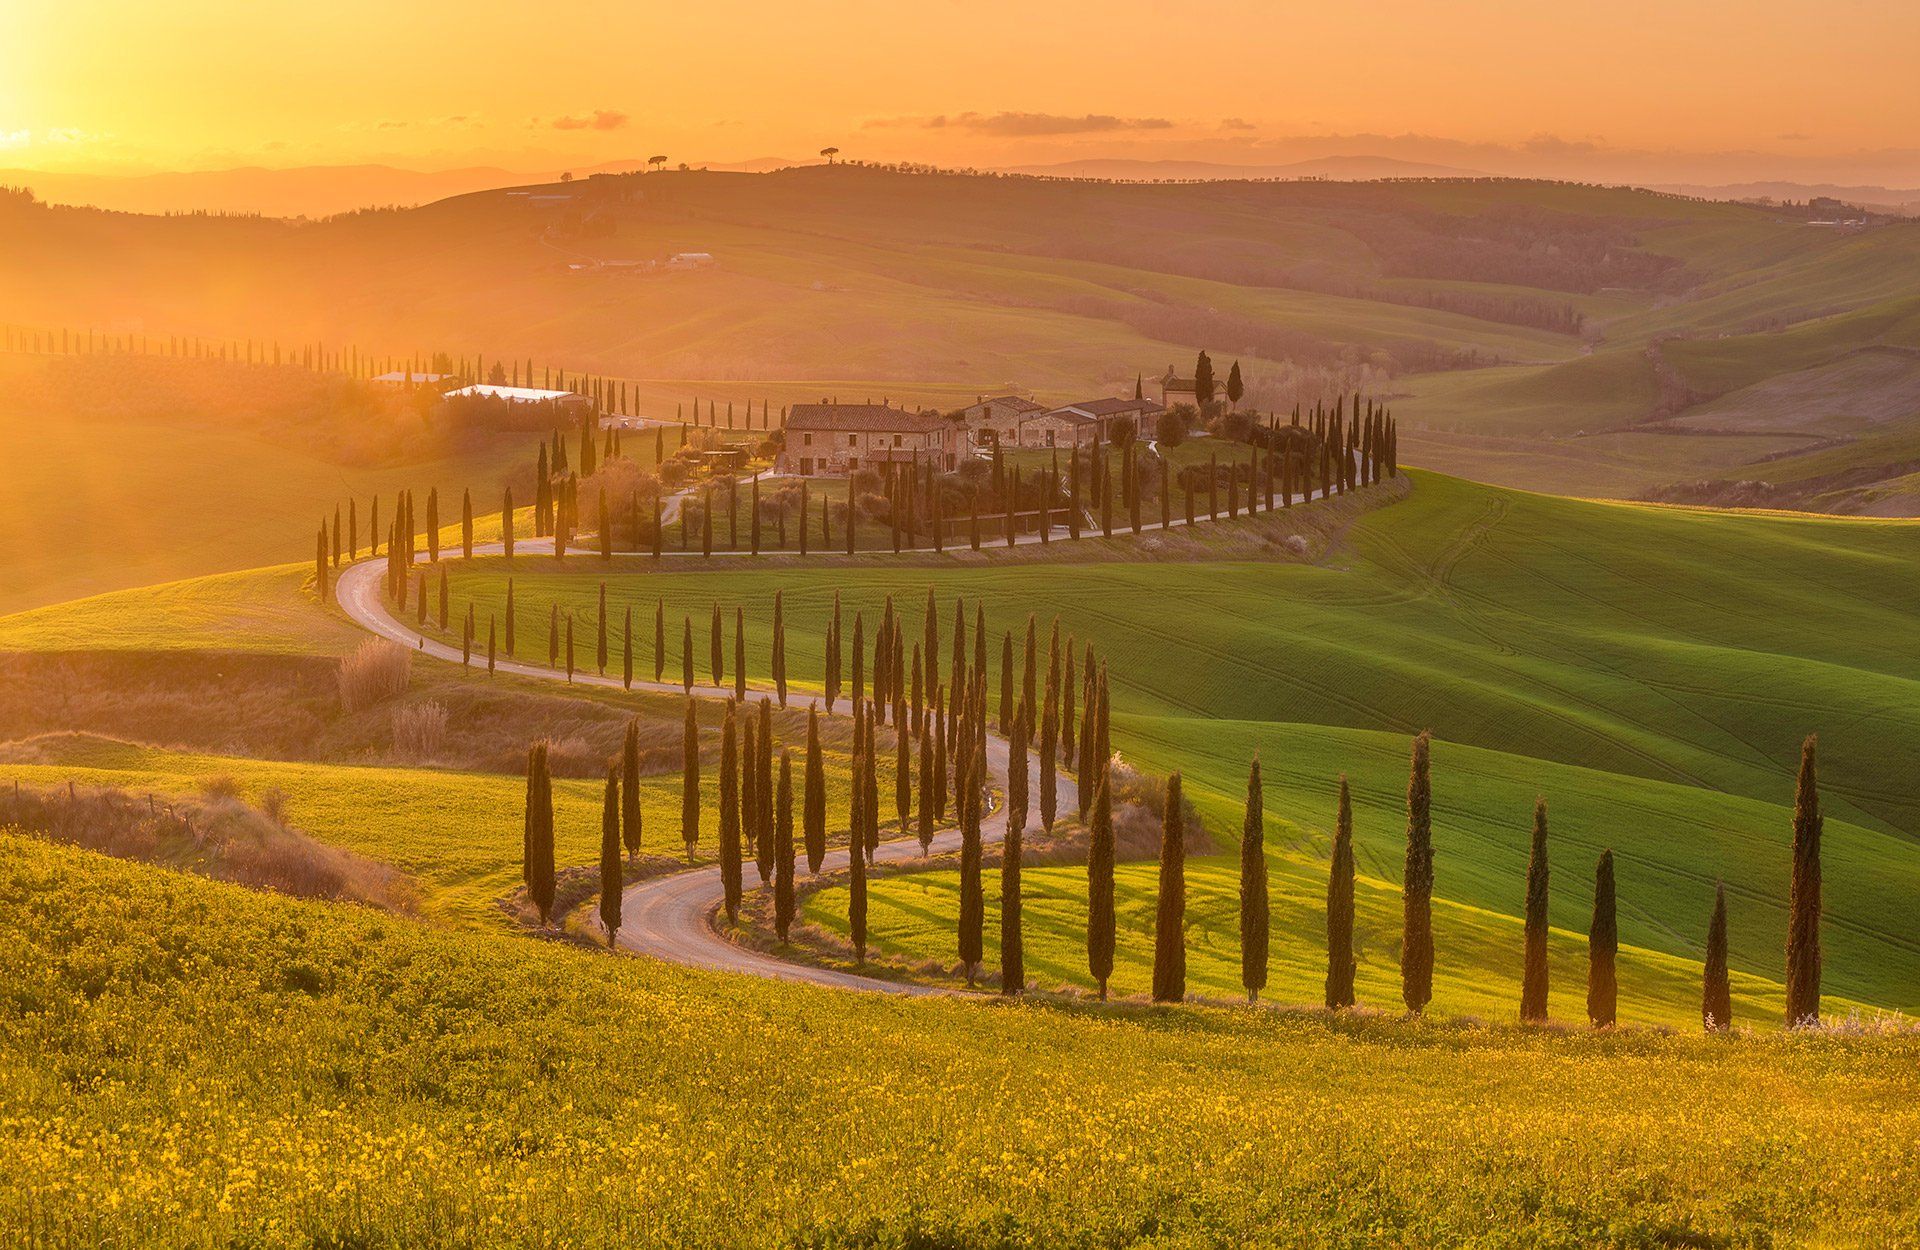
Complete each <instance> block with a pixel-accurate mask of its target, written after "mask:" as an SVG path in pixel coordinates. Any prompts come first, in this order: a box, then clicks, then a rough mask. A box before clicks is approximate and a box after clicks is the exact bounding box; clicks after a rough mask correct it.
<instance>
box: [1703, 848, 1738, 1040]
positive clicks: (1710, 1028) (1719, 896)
mask: <svg viewBox="0 0 1920 1250" xmlns="http://www.w3.org/2000/svg"><path fill="white" fill-rule="evenodd" d="M1700 1022H1701V1023H1702V1024H1703V1025H1704V1026H1706V1030H1707V1032H1709V1033H1725V1032H1727V1031H1728V1030H1729V1029H1731V1028H1733V987H1732V986H1731V985H1730V984H1729V983H1728V980H1727V887H1726V884H1725V883H1724V882H1716V883H1715V884H1714V887H1713V919H1712V920H1710V921H1709V922H1708V923H1707V966H1706V974H1705V976H1704V977H1703V978H1702V981H1701V988H1700Z"/></svg>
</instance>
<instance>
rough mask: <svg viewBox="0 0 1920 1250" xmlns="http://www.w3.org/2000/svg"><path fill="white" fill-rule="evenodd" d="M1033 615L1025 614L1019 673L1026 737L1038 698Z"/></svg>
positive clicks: (1028, 734) (1022, 718) (1031, 733)
mask: <svg viewBox="0 0 1920 1250" xmlns="http://www.w3.org/2000/svg"><path fill="white" fill-rule="evenodd" d="M1034 629H1035V622H1034V614H1033V613H1031V612H1029V613H1027V652H1026V664H1025V667H1024V668H1022V669H1021V672H1020V719H1021V720H1023V721H1025V722H1027V736H1028V737H1032V736H1033V725H1034V720H1033V717H1034V706H1035V705H1034V699H1035V698H1037V697H1038V695H1037V692H1036V690H1035V686H1036V684H1037V682H1038V679H1039V672H1038V668H1039V663H1040V657H1039V654H1038V643H1037V639H1036V638H1035V637H1034Z"/></svg>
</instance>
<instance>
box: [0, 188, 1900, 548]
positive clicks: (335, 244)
mask: <svg viewBox="0 0 1920 1250" xmlns="http://www.w3.org/2000/svg"><path fill="white" fill-rule="evenodd" d="M1402 169H1403V171H1404V167H1402ZM572 172H573V173H574V175H575V177H574V178H573V180H572V181H570V182H566V183H559V182H549V183H545V184H539V185H535V186H526V187H519V188H511V189H509V188H491V189H488V190H484V191H477V192H472V193H468V194H465V195H460V196H456V197H453V198H450V199H445V200H441V201H438V202H435V203H432V204H429V205H425V206H422V207H418V208H412V209H402V210H397V211H390V212H378V213H364V214H355V215H353V216H350V217H345V218H341V219H337V220H333V221H327V222H309V223H305V224H301V223H296V222H288V221H277V220H271V219H251V218H238V219H236V218H201V217H188V218H159V217H151V216H138V215H129V214H113V213H102V212H97V211H93V210H86V209H74V208H57V207H56V208H48V207H45V206H43V205H35V204H31V203H28V202H26V201H23V200H20V199H19V198H17V197H14V198H11V199H9V198H5V197H0V308H5V309H6V310H7V314H6V318H7V321H9V322H10V323H12V324H14V325H20V326H34V327H41V328H54V327H67V328H87V327H91V328H94V329H96V330H102V331H111V332H115V333H120V334H126V333H135V334H143V335H147V336H160V337H165V336H170V335H180V334H185V335H190V336H198V337H205V338H216V337H228V338H235V339H253V340H256V341H260V342H270V341H273V340H278V341H280V342H282V343H287V344H311V343H315V342H325V343H329V344H333V345H336V346H338V345H343V344H355V345H358V346H359V347H361V348H362V349H363V350H364V351H365V352H368V353H370V354H373V355H375V356H387V355H405V354H410V353H412V352H414V351H419V350H441V351H446V352H448V353H450V354H453V355H456V356H470V355H471V354H473V353H475V352H478V353H480V354H482V355H484V356H486V357H487V358H488V359H489V360H493V359H500V358H507V359H513V360H518V361H522V362H525V361H527V360H528V359H529V358H531V359H532V360H533V361H535V362H536V363H538V364H540V365H542V366H545V365H552V366H558V367H563V368H565V369H567V370H568V371H569V372H575V371H591V372H595V373H600V374H604V375H607V376H611V377H613V378H616V379H622V380H625V381H627V382H628V383H629V390H630V392H631V393H633V394H635V395H637V396H638V400H639V403H640V405H641V407H640V410H641V411H643V412H652V413H657V414H662V415H666V416H672V415H674V414H675V413H676V412H678V411H681V410H682V409H683V408H684V407H685V404H686V402H687V401H688V400H690V399H692V398H694V397H696V396H697V397H701V398H704V399H708V400H712V399H715V398H718V399H720V400H722V401H729V400H730V401H733V402H736V403H738V402H744V401H749V400H751V401H754V402H756V403H765V402H772V403H773V404H775V405H776V406H778V405H780V404H786V403H792V402H801V401H808V400H817V399H819V398H820V397H822V396H842V397H845V396H858V397H860V398H872V399H876V400H878V399H892V400H895V401H905V402H912V403H921V404H929V405H935V404H937V405H938V406H940V407H943V408H950V407H955V406H958V403H964V402H969V401H970V400H971V399H972V398H973V397H974V396H975V395H977V394H981V393H985V392H987V391H1000V390H1004V389H1007V388H1008V387H1010V386H1012V387H1019V388H1024V389H1025V390H1028V391H1031V392H1033V393H1034V394H1036V395H1037V396H1039V397H1040V398H1042V399H1046V400H1055V401H1065V400H1071V399H1080V398H1087V397H1089V396H1094V395H1113V394H1120V393H1122V392H1125V393H1131V391H1132V388H1133V386H1134V383H1135V380H1136V378H1139V379H1144V381H1145V382H1146V385H1147V387H1148V389H1149V391H1151V390H1152V387H1153V381H1154V379H1155V378H1157V377H1158V376H1160V375H1161V374H1162V373H1164V372H1165V371H1166V370H1167V368H1168V367H1169V366H1175V367H1180V368H1185V367H1188V366H1190V365H1191V362H1192V361H1193V357H1194V353H1195V352H1196V351H1197V350H1199V349H1201V348H1205V349H1206V350H1208V351H1210V352H1212V353H1213V355H1214V357H1215V359H1216V360H1217V361H1220V362H1221V363H1222V364H1226V365H1230V364H1231V363H1233V362H1235V361H1238V362H1239V363H1240V365H1241V367H1242V371H1243V374H1244V376H1245V378H1246V382H1247V397H1248V402H1249V403H1250V404H1252V405H1254V406H1256V407H1258V408H1260V409H1262V410H1269V411H1280V412H1287V411H1290V410H1291V409H1292V407H1293V406H1294V405H1295V404H1304V405H1307V406H1309V407H1310V406H1311V405H1312V404H1313V403H1314V402H1316V401H1319V400H1325V399H1328V398H1330V397H1332V396H1333V395H1335V394H1339V393H1343V392H1344V393H1349V394H1350V393H1352V392H1355V391H1364V392H1366V393H1369V394H1371V395H1374V396H1377V397H1380V398H1382V399H1384V400H1386V402H1388V403H1390V404H1391V405H1392V406H1393V408H1394V411H1395V412H1396V414H1397V415H1399V416H1400V417H1401V419H1402V423H1403V432H1404V435H1405V442H1404V443H1403V445H1402V451H1403V456H1404V457H1405V458H1406V459H1407V460H1408V461H1409V462H1410V463H1419V464H1423V465H1425V466H1428V467H1433V468H1439V469H1444V470H1446V471H1449V472H1455V473H1459V474H1462V475H1465V476H1471V477H1478V478H1482V479H1485V480H1490V481H1496V482H1501V483H1505V484H1512V485H1520V486H1526V487H1530V488H1534V489H1542V490H1553V491H1558V492H1562V493H1575V494H1600V495H1609V496H1627V497H1634V496H1640V495H1644V494H1647V493H1649V492H1655V491H1660V490H1663V489H1666V488H1670V487H1673V486H1674V485H1675V484H1689V487H1688V488H1689V489H1690V490H1691V489H1693V487H1692V486H1691V484H1693V483H1697V482H1701V481H1705V482H1708V483H1720V482H1722V481H1724V480H1728V479H1729V478H1731V480H1733V481H1735V482H1740V481H1746V480H1748V479H1762V480H1766V481H1769V482H1773V483H1775V484H1776V485H1777V484H1778V483H1779V481H1780V480H1781V478H1782V477H1783V476H1784V470H1785V469H1786V468H1787V467H1788V466H1785V465H1784V464H1782V463H1780V457H1782V456H1783V455H1789V456H1790V455H1797V454H1798V453H1802V452H1806V451H1808V450H1809V449H1810V444H1811V443H1812V442H1814V441H1817V442H1818V443H1819V444H1821V447H1822V449H1823V450H1824V451H1827V452H1832V453H1833V454H1829V455H1826V456H1825V457H1824V459H1823V460H1822V461H1821V462H1819V463H1816V464H1809V465H1806V466H1804V467H1803V479H1804V480H1805V481H1807V482H1808V483H1809V485H1807V486H1805V487H1799V488H1795V492H1794V495H1793V496H1792V497H1791V498H1788V497H1783V496H1781V495H1779V494H1777V493H1776V494H1771V495H1769V496H1768V497H1769V498H1774V499H1779V500H1780V501H1781V502H1788V503H1799V504H1801V505H1802V506H1813V507H1822V508H1831V509H1834V510H1870V511H1875V512H1889V511H1903V510H1908V509H1911V508H1913V507H1915V504H1914V503H1913V502H1912V501H1913V500H1915V499H1916V495H1915V492H1914V490H1913V489H1912V487H1911V485H1910V484H1906V483H1902V484H1898V485H1896V484H1894V483H1893V482H1892V481H1891V480H1889V481H1888V482H1886V483H1885V484H1884V485H1883V484H1882V483H1881V482H1880V480H1879V479H1878V478H1876V476H1875V475H1876V474H1879V473H1882V471H1884V476H1885V477H1887V478H1888V479H1892V478H1894V477H1905V476H1907V475H1910V474H1912V473H1913V472H1914V465H1913V462H1914V459H1915V456H1914V453H1913V452H1912V450H1911V449H1910V448H1909V447H1907V446H1906V445H1904V444H1903V443H1902V442H1901V441H1900V440H1898V439H1895V438H1889V437H1887V436H1888V435H1890V434H1896V433H1898V432H1900V431H1901V430H1903V429H1904V428H1905V422H1906V421H1907V420H1908V418H1909V417H1912V418H1913V419H1914V420H1916V421H1920V412H1915V411H1914V410H1913V408H1912V407H1911V404H1912V403H1913V402H1914V401H1913V400H1912V399H1911V398H1910V397H1912V396H1917V395H1920V386H1917V385H1915V381H1916V379H1920V364H1917V363H1915V362H1914V361H1913V360H1912V359H1911V358H1910V357H1909V356H1908V355H1906V354H1905V352H1906V351H1908V350H1910V349H1916V348H1920V313H1916V312H1915V310H1914V307H1913V304H1912V300H1913V296H1912V292H1913V291H1915V290H1920V223H1914V224H1906V223H1893V224H1875V225H1873V226H1871V227H1870V228H1865V229H1834V228H1830V227H1829V228H1822V227H1816V226H1813V225H1810V224H1808V223H1807V222H1806V220H1805V219H1804V214H1796V213H1784V212H1774V211H1770V210H1768V209H1766V208H1763V207H1758V206H1754V205H1751V204H1736V203H1730V202H1725V201H1709V200H1701V199H1693V198H1686V197H1681V196H1677V195H1672V194H1664V193H1659V192H1654V191H1647V190H1635V189H1631V188H1625V187H1600V186H1591V185H1582V184H1572V183H1556V182H1543V181H1522V180H1502V179H1492V178H1466V177H1462V178H1440V177H1432V178H1419V179H1405V180H1386V181H1323V180H1316V179H1306V180H1287V181H1247V180H1215V181H1195V182H1170V183H1167V182H1163V183H1152V182H1139V181H1114V182H1086V181H1071V180H1065V179H1060V180H1054V179H1039V178H1023V177H1005V176H996V175H962V174H935V173H924V172H921V173H909V172H901V171H895V170H887V169H882V168H875V167H867V166H859V165H836V166H832V167H828V166H824V165H819V164H813V165H805V166H798V167H792V168H784V169H781V170H778V171H776V172H772V173H764V174H748V173H727V172H720V171H678V170H666V171H661V172H655V173H643V174H638V175H633V176H626V175H621V174H613V175H606V176H594V174H595V171H593V170H576V171H572ZM678 252H707V253H711V254H712V255H713V256H714V257H715V260H716V263H715V264H713V265H712V266H710V267H703V268H701V269H699V270H687V271H682V270H670V269H666V268H664V267H653V268H650V267H649V265H648V262H658V261H662V260H664V259H665V258H666V257H668V256H670V255H672V254H674V253H678ZM1866 347H1872V348H1883V349H1889V353H1883V354H1882V355H1881V356H1879V357H1876V358H1875V359H1873V360H1870V361H1864V362H1856V364H1854V365H1849V366H1847V367H1838V362H1842V361H1844V360H1845V359H1846V358H1847V357H1848V356H1849V354H1851V353H1856V352H1858V351H1859V350H1860V349H1861V348H1866ZM1909 373H1911V375H1912V376H1911V377H1910V376H1908V375H1909ZM1869 385H1870V387H1871V389H1872V395H1871V396H1870V397H1865V398H1866V399H1870V402H1871V410H1870V411H1869V410H1867V409H1865V408H1862V407H1861V406H1860V405H1857V404H1855V403H1854V402H1853V400H1854V398H1855V395H1854V393H1853V391H1851V390H1849V389H1848V388H1850V387H1867V386H1869ZM1715 404H1717V406H1716V407H1713V408H1712V409H1711V410H1710V411H1704V412H1703V411H1701V410H1703V409H1706V407H1707V406H1708V405H1715ZM1902 405H1909V406H1908V407H1905V408H1903V407H1902ZM1696 417H1698V418H1699V419H1697V420H1696V419H1694V418H1696ZM1836 440H1838V442H1836ZM1842 446H1844V447H1846V448H1847V449H1848V450H1847V451H1846V452H1845V454H1844V456H1842V455H1841V454H1840V453H1839V452H1838V451H1837V450H1836V449H1837V448H1839V447H1842ZM1841 459H1844V464H1840V465H1838V466H1837V467H1831V466H1833V464H1834V462H1835V461H1836V460H1841ZM1720 489H1721V487H1719V486H1717V485H1714V486H1710V487H1709V488H1707V490H1708V493H1715V492H1718V491H1719V490H1720Z"/></svg>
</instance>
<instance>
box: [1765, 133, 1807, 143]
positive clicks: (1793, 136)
mask: <svg viewBox="0 0 1920 1250" xmlns="http://www.w3.org/2000/svg"><path fill="white" fill-rule="evenodd" d="M1774 138H1776V139H1779V140H1782V141H1783V142H1786V143H1805V142H1806V141H1807V140H1809V139H1811V138H1813V136H1812V135H1803V134H1800V133H1798V132H1796V131H1791V130H1790V131H1788V132H1787V133H1786V134H1783V135H1775V136H1774Z"/></svg>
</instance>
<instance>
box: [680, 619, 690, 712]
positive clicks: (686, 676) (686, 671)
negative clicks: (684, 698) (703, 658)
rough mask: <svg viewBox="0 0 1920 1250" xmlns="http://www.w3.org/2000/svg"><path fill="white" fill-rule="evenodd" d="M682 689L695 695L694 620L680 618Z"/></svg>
mask: <svg viewBox="0 0 1920 1250" xmlns="http://www.w3.org/2000/svg"><path fill="white" fill-rule="evenodd" d="M680 688H681V689H682V690H683V691H685V692H686V693H687V694H689V695H691V694H692V693H693V618H692V617H691V616H683V617H681V618H680Z"/></svg>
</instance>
